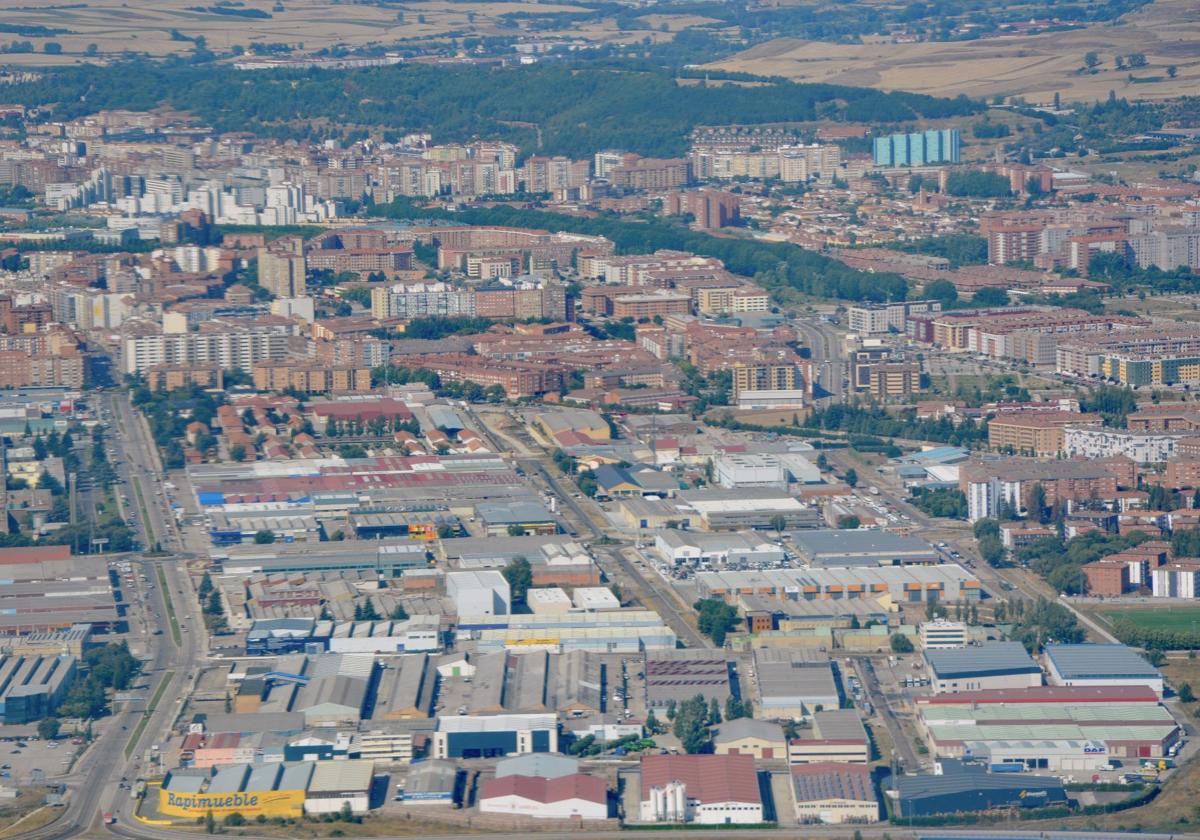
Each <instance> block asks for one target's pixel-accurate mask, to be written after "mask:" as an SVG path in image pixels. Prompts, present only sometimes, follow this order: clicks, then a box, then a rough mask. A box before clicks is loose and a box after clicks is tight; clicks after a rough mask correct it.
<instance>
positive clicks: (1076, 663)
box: [1045, 645, 1162, 679]
mask: <svg viewBox="0 0 1200 840" xmlns="http://www.w3.org/2000/svg"><path fill="white" fill-rule="evenodd" d="M1045 650H1046V659H1047V661H1048V662H1049V663H1050V664H1051V665H1052V667H1053V668H1054V670H1055V671H1057V672H1058V673H1059V675H1060V676H1062V678H1063V679H1104V678H1112V679H1142V678H1147V679H1162V674H1161V673H1159V670H1158V669H1157V668H1155V667H1154V666H1153V665H1151V664H1150V663H1149V662H1147V661H1146V660H1145V659H1144V658H1143V657H1142V655H1141V654H1139V653H1138V652H1137V651H1135V650H1133V648H1130V647H1127V646H1125V645H1046V648H1045Z"/></svg>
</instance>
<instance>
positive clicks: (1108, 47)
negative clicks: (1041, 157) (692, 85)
mask: <svg viewBox="0 0 1200 840" xmlns="http://www.w3.org/2000/svg"><path fill="white" fill-rule="evenodd" d="M1090 51H1095V52H1097V53H1099V56H1100V59H1101V64H1100V66H1099V68H1098V72H1096V73H1092V74H1089V73H1082V74H1081V73H1079V72H1078V71H1079V70H1080V68H1082V67H1083V58H1084V55H1085V54H1087V53H1088V52H1090ZM1130 53H1143V54H1144V55H1145V56H1146V59H1147V66H1146V67H1143V68H1140V69H1138V70H1134V71H1132V75H1133V76H1135V77H1137V78H1140V79H1143V80H1144V81H1142V82H1136V81H1134V82H1131V81H1130V71H1128V70H1117V69H1116V68H1115V61H1114V58H1115V56H1117V55H1123V56H1124V55H1129V54H1130ZM1171 65H1174V66H1175V67H1176V68H1177V76H1176V78H1174V79H1171V78H1169V76H1168V74H1167V67H1168V66H1171ZM711 66H712V67H714V68H719V69H723V70H730V71H740V72H745V73H757V74H762V75H771V76H784V77H786V78H789V79H792V80H794V81H800V82H829V83H834V84H845V85H859V86H865V87H875V88H881V89H883V90H909V91H916V92H918V93H929V94H935V95H938V96H956V95H958V94H960V93H963V94H967V95H968V96H978V97H984V96H986V97H991V96H995V95H1004V96H1023V97H1025V98H1026V99H1027V100H1029V101H1030V102H1034V103H1049V102H1050V101H1051V100H1052V99H1053V96H1054V93H1055V92H1058V93H1060V94H1061V95H1062V98H1063V100H1064V101H1092V100H1097V99H1103V98H1104V97H1106V96H1108V92H1109V90H1114V91H1116V94H1117V96H1120V97H1125V98H1128V99H1164V98H1169V97H1174V96H1179V95H1181V94H1188V93H1190V94H1200V4H1198V3H1196V2H1195V0H1156V2H1154V3H1152V4H1150V5H1148V6H1146V7H1144V8H1143V9H1141V10H1139V11H1137V12H1134V13H1132V14H1130V15H1127V16H1126V17H1124V18H1122V19H1121V20H1119V21H1116V22H1115V23H1112V24H1101V25H1096V26H1092V27H1088V28H1087V29H1077V30H1071V31H1067V32H1053V33H1044V34H1039V35H1028V36H1019V35H1018V36H1006V37H1001V38H987V39H981V40H977V41H960V42H955V43H917V44H895V43H872V44H866V45H853V44H830V43H823V42H816V41H800V40H796V39H779V40H776V41H771V42H769V43H766V44H761V45H759V46H757V47H754V48H752V49H750V50H746V51H745V52H742V53H739V54H738V55H736V56H733V57H731V58H729V59H726V60H724V61H721V62H717V63H715V64H713V65H711ZM1151 79H1154V81H1147V80H1151Z"/></svg>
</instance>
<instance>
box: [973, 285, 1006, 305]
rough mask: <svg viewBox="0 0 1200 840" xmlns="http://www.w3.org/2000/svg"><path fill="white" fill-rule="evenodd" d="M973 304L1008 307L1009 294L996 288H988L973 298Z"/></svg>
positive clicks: (981, 290)
mask: <svg viewBox="0 0 1200 840" xmlns="http://www.w3.org/2000/svg"><path fill="white" fill-rule="evenodd" d="M971 303H973V304H974V305H976V306H1008V292H1006V291H1004V289H997V288H996V287H994V286H987V287H985V288H982V289H980V290H979V291H978V292H976V293H975V295H974V296H973V297H972V298H971Z"/></svg>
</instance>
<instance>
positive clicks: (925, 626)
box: [920, 618, 967, 650]
mask: <svg viewBox="0 0 1200 840" xmlns="http://www.w3.org/2000/svg"><path fill="white" fill-rule="evenodd" d="M920 631H921V646H922V647H924V648H925V649H926V650H937V649H939V648H960V647H966V646H967V625H966V624H964V623H962V622H961V621H947V620H946V619H944V618H939V619H937V620H935V621H926V622H924V623H922V624H921V627H920Z"/></svg>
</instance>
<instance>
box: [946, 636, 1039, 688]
mask: <svg viewBox="0 0 1200 840" xmlns="http://www.w3.org/2000/svg"><path fill="white" fill-rule="evenodd" d="M925 658H926V660H928V662H929V667H930V668H931V669H933V672H934V674H935V675H936V676H937V678H938V679H942V680H945V679H953V678H955V677H976V676H1000V675H1004V674H1040V673H1041V672H1042V669H1041V668H1039V667H1038V665H1037V663H1036V662H1034V661H1033V660H1032V659H1031V658H1030V656H1029V654H1028V653H1027V652H1026V651H1025V646H1024V645H1022V644H1021V643H1020V642H988V643H987V644H984V645H977V646H975V647H966V648H948V649H945V650H927V651H925Z"/></svg>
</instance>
